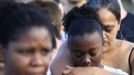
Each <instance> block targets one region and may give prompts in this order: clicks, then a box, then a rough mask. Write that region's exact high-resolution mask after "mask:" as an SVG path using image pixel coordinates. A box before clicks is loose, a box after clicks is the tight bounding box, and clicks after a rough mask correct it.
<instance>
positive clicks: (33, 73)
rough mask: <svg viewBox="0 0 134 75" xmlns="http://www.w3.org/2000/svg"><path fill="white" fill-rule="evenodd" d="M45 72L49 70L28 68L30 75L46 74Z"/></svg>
mask: <svg viewBox="0 0 134 75" xmlns="http://www.w3.org/2000/svg"><path fill="white" fill-rule="evenodd" d="M45 72H47V70H45V69H43V68H30V69H29V70H28V74H29V75H45Z"/></svg>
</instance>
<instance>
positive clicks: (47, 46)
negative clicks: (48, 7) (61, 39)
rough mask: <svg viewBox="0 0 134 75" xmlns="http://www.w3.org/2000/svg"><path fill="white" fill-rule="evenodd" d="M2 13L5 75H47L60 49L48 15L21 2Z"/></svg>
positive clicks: (0, 26) (0, 34)
mask: <svg viewBox="0 0 134 75" xmlns="http://www.w3.org/2000/svg"><path fill="white" fill-rule="evenodd" d="M0 11H1V12H0V43H1V45H2V52H3V57H4V64H5V67H4V75H46V73H47V69H48V65H49V63H50V61H51V57H52V53H53V51H54V49H55V48H56V41H55V34H54V33H55V32H54V28H53V25H52V21H51V19H50V16H49V14H48V12H47V11H45V10H44V11H42V10H41V8H39V7H38V6H35V5H33V4H21V3H7V5H5V6H3V7H2V8H0ZM9 12H10V13H9Z"/></svg>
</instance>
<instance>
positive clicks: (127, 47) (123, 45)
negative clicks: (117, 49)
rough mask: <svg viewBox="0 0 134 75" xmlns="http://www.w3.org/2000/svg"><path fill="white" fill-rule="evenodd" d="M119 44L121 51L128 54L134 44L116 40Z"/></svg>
mask: <svg viewBox="0 0 134 75" xmlns="http://www.w3.org/2000/svg"><path fill="white" fill-rule="evenodd" d="M118 41H119V42H120V44H121V49H122V50H124V51H127V52H129V53H130V51H131V50H132V49H133V48H134V43H132V42H129V41H126V40H118Z"/></svg>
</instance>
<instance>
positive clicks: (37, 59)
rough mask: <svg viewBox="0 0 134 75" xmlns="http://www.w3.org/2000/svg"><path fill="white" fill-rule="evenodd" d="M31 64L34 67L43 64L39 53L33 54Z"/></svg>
mask: <svg viewBox="0 0 134 75" xmlns="http://www.w3.org/2000/svg"><path fill="white" fill-rule="evenodd" d="M31 65H32V66H34V67H37V66H42V65H43V58H42V56H41V54H39V53H36V54H34V55H33V57H32V60H31Z"/></svg>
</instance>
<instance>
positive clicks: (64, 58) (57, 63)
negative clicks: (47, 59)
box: [50, 42, 71, 75]
mask: <svg viewBox="0 0 134 75" xmlns="http://www.w3.org/2000/svg"><path fill="white" fill-rule="evenodd" d="M66 65H70V66H71V59H70V53H69V50H68V49H67V43H66V42H64V43H63V44H62V46H61V48H60V49H59V51H58V52H57V55H56V57H55V58H54V60H53V61H52V63H51V65H50V70H51V73H52V75H62V71H63V69H65V68H66Z"/></svg>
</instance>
